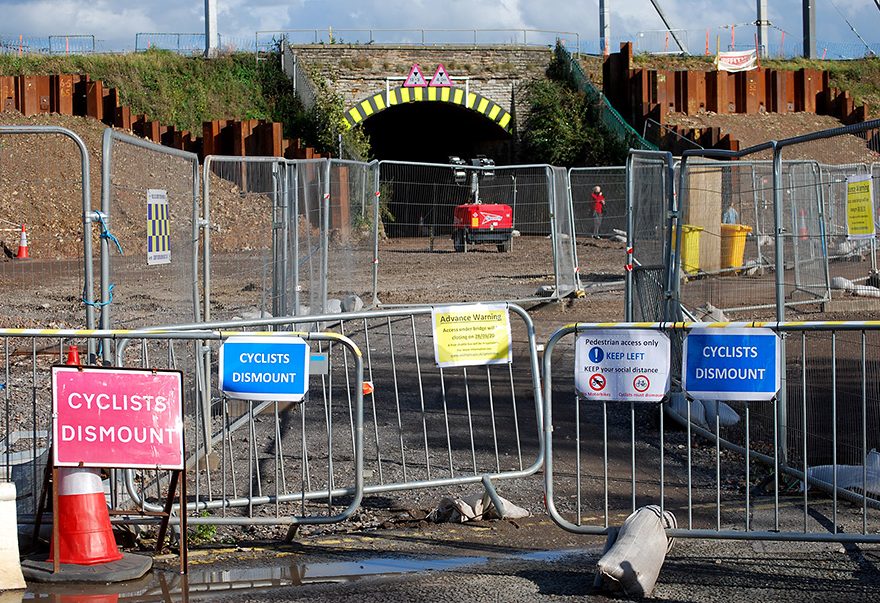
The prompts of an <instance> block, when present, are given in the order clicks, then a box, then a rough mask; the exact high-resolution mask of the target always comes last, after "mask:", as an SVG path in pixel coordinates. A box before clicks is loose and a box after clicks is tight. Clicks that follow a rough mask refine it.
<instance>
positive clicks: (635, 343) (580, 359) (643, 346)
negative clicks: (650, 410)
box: [574, 329, 669, 402]
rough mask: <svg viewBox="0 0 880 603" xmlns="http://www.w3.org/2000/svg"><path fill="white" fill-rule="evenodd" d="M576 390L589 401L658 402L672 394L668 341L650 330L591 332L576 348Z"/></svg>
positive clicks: (583, 335)
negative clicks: (669, 393) (670, 392)
mask: <svg viewBox="0 0 880 603" xmlns="http://www.w3.org/2000/svg"><path fill="white" fill-rule="evenodd" d="M574 350H575V351H574V355H575V370H574V382H575V389H576V390H577V392H578V394H580V395H581V396H582V397H584V398H587V399H590V400H629V401H635V402H659V401H660V400H662V399H663V397H664V396H665V395H666V393H667V392H668V391H669V337H668V336H667V335H666V334H665V333H661V332H659V331H651V330H648V329H591V330H588V331H581V332H579V333H578V337H577V340H576V341H575V348H574Z"/></svg>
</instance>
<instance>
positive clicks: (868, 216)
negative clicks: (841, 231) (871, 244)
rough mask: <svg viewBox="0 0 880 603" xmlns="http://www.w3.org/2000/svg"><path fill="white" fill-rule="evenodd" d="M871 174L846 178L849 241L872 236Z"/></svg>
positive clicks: (847, 232) (872, 201) (872, 198)
mask: <svg viewBox="0 0 880 603" xmlns="http://www.w3.org/2000/svg"><path fill="white" fill-rule="evenodd" d="M872 188H873V187H872V182H871V174H856V175H853V176H847V178H846V234H847V235H848V237H849V238H850V239H870V238H872V237H873V236H874V232H875V229H874V195H873V191H872Z"/></svg>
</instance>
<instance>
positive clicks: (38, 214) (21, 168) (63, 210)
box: [0, 133, 100, 327]
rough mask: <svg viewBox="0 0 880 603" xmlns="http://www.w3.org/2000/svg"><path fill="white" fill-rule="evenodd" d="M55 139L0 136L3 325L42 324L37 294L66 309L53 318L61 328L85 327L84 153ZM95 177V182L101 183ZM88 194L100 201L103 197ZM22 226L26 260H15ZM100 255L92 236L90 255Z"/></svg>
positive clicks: (70, 142) (0, 239) (0, 317)
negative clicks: (26, 252) (24, 237)
mask: <svg viewBox="0 0 880 603" xmlns="http://www.w3.org/2000/svg"><path fill="white" fill-rule="evenodd" d="M58 138H59V136H58V135H57V134H35V133H34V134H31V133H28V134H0V241H2V248H0V283H2V284H0V289H2V291H3V292H4V293H5V295H4V300H5V301H4V311H3V312H2V316H0V325H2V326H6V327H38V326H44V324H45V317H44V316H42V315H41V309H40V308H37V307H35V306H34V304H33V303H32V300H33V299H37V298H43V299H44V301H46V302H49V301H53V302H56V301H61V302H62V303H61V304H54V305H56V306H58V307H60V308H63V309H64V311H63V314H61V315H56V316H53V317H52V320H53V321H56V323H57V324H59V326H60V325H64V326H70V327H75V326H85V312H84V308H83V304H82V300H81V298H82V296H83V238H82V237H83V234H82V233H83V223H82V221H83V220H82V215H83V201H82V180H83V177H82V165H81V158H80V153H79V150H78V149H77V147H76V145H75V144H74V143H73V141H67V139H66V138H65V139H64V140H65V142H64V143H62V144H61V145H59V144H58ZM47 159H49V160H50V161H51V168H50V169H47V168H46V161H47ZM96 176H97V175H93V176H92V182H93V183H95V181H96V180H97V181H100V180H99V179H97V177H96ZM92 199H93V204H94V205H98V204H99V199H100V197H97V196H93V197H92ZM47 217H49V219H47ZM22 227H24V228H25V230H26V237H27V249H28V255H29V258H30V259H28V260H18V259H15V258H16V256H18V255H19V247H20V243H21V234H22ZM98 253H99V250H98V247H97V239H94V245H93V255H94V257H97V254H98ZM95 274H96V275H97V274H98V272H95ZM93 295H100V294H99V293H98V292H97V291H94V292H93ZM47 307H48V306H47Z"/></svg>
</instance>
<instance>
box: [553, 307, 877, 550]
mask: <svg viewBox="0 0 880 603" xmlns="http://www.w3.org/2000/svg"><path fill="white" fill-rule="evenodd" d="M704 327H713V328H729V327H738V328H753V327H765V328H769V329H772V330H773V331H775V332H776V333H777V334H779V335H781V336H782V337H784V338H786V339H787V340H788V345H787V346H785V347H786V348H787V359H786V364H785V365H783V366H787V371H788V379H787V380H783V383H784V384H785V385H783V387H786V388H787V390H788V391H787V396H786V397H785V400H787V404H786V405H783V402H782V399H783V397H782V396H781V395H780V396H777V398H776V399H775V400H774V401H770V402H726V403H720V402H718V401H714V402H713V401H698V400H688V399H686V397H685V394H684V393H682V392H680V391H679V392H678V393H674V392H673V393H671V394H670V396H669V397H668V398H667V400H666V401H665V402H663V404H662V405H660V404H641V405H640V404H638V403H627V402H612V401H608V402H590V401H587V400H585V399H583V398H582V397H579V396H577V395H576V394H575V391H574V388H573V383H571V382H569V381H567V379H571V375H572V374H573V372H574V371H573V370H572V364H573V354H572V351H573V348H574V345H573V341H572V336H575V337H576V336H577V335H578V334H579V333H582V332H583V331H585V330H587V329H603V330H615V329H649V330H655V331H663V332H667V333H669V334H670V335H673V334H676V333H677V334H684V333H687V332H689V331H692V330H694V329H700V328H704ZM780 347H781V346H780ZM878 348H880V321H871V322H800V323H797V322H792V323H776V322H767V323H760V322H750V323H680V322H679V323H608V324H587V323H577V324H572V325H567V326H565V327H562V328H560V329H558V330H557V331H556V332H555V333H554V334H553V335H552V336H551V337H550V339H549V341H548V343H547V346H546V351H545V354H544V364H543V374H544V438H545V459H544V461H545V491H546V500H547V508H548V510H549V513H550V515H551V516H552V518H553V520H554V521H555V522H556V523H557V524H558V525H560V526H561V527H563V528H564V529H566V530H569V531H571V532H576V533H582V534H608V533H609V532H610V531H611V530H613V529H614V527H613V526H615V525H620V524H621V523H622V522H623V520H624V519H625V518H626V516H627V515H629V513H631V512H632V511H634V510H635V509H636V508H638V507H639V506H642V505H646V504H658V505H659V506H660V507H661V508H662V509H663V510H668V511H672V512H673V513H674V514H676V515H677V516H678V522H677V523H678V526H679V527H678V528H677V529H671V530H667V534H668V535H669V536H671V537H684V538H719V539H742V540H786V541H831V542H880V533H878V529H880V454H878V452H877V451H876V449H878V448H880V430H878V427H877V424H876V417H877V416H878V414H877V413H878V412H880V385H878V382H877V375H878V374H880V354H878ZM672 350H673V351H672V353H673V354H675V353H676V351H675V348H674V347H673V348H672ZM563 359H564V360H565V362H560V361H561V360H563ZM674 361H675V360H674V359H673V362H674ZM560 380H561V382H560ZM569 383H571V385H569ZM673 388H675V386H673ZM780 393H782V392H780ZM664 410H665V412H663V411H664ZM667 415H668V416H669V417H672V418H673V419H674V421H673V422H672V423H670V421H669V419H668V418H667ZM681 426H683V430H682V427H681ZM805 483H806V484H808V487H805ZM811 488H812V489H811ZM816 488H817V489H819V490H820V492H818V493H816V490H815V489H816ZM841 501H846V502H847V503H849V505H847V506H845V505H844V504H843V503H842V502H841Z"/></svg>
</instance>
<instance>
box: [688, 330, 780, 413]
mask: <svg viewBox="0 0 880 603" xmlns="http://www.w3.org/2000/svg"><path fill="white" fill-rule="evenodd" d="M683 355H684V359H683V366H682V373H683V375H684V383H683V387H684V390H685V391H686V392H687V393H688V394H689V395H690V396H691V397H693V398H694V399H696V400H749V401H755V400H772V399H773V398H774V397H775V396H776V392H778V391H779V385H780V376H779V338H778V337H777V335H776V333H774V332H773V331H772V330H771V329H736V328H734V329H699V330H694V331H691V332H690V333H689V334H688V336H687V337H686V338H685V340H684V353H683Z"/></svg>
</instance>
